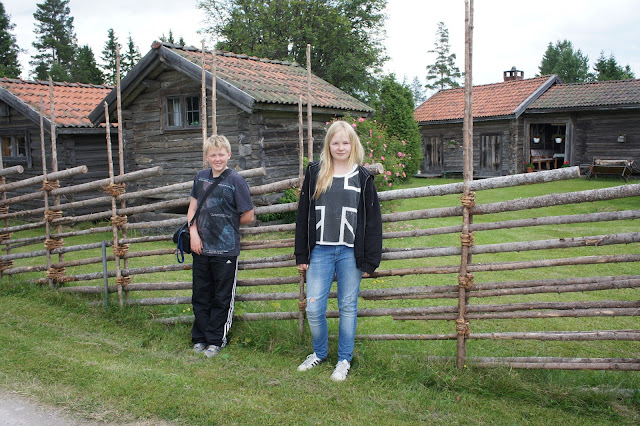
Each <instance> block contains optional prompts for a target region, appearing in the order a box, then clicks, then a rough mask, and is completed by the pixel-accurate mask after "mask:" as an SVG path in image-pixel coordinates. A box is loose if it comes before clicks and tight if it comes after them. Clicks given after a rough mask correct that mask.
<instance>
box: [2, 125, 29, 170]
mask: <svg viewBox="0 0 640 426" xmlns="http://www.w3.org/2000/svg"><path fill="white" fill-rule="evenodd" d="M30 154H31V153H30V152H29V140H28V138H27V137H26V133H25V134H22V135H5V136H2V159H3V161H6V162H7V164H14V165H18V164H26V165H27V167H31V155H30Z"/></svg>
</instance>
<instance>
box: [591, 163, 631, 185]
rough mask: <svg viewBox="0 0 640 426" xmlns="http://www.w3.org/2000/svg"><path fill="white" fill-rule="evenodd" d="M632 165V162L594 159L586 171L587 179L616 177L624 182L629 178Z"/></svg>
mask: <svg viewBox="0 0 640 426" xmlns="http://www.w3.org/2000/svg"><path fill="white" fill-rule="evenodd" d="M632 165H633V160H605V159H594V160H593V164H591V165H590V166H589V170H587V177H588V178H589V180H591V178H592V177H595V178H597V177H598V175H604V176H618V177H621V178H622V179H624V181H625V182H626V181H627V180H628V179H629V176H631V172H632V169H631V166H632Z"/></svg>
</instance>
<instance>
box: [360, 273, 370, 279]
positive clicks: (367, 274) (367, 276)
mask: <svg viewBox="0 0 640 426" xmlns="http://www.w3.org/2000/svg"><path fill="white" fill-rule="evenodd" d="M370 276H371V275H369V273H368V272H363V273H362V278H369V277H370Z"/></svg>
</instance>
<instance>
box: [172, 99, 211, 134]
mask: <svg viewBox="0 0 640 426" xmlns="http://www.w3.org/2000/svg"><path fill="white" fill-rule="evenodd" d="M194 101H195V102H194ZM176 105H177V106H179V110H178V111H176V108H175V106H176ZM200 109H201V98H200V95H194V94H187V95H166V96H165V97H164V124H165V125H164V130H170V131H172V130H189V129H201V128H202V123H201V118H200V115H201V111H200ZM196 117H197V121H195V120H194V118H196ZM189 118H190V119H191V120H188V119H189ZM178 120H179V122H178ZM189 121H191V123H190V122H189ZM171 123H177V124H171ZM193 123H197V124H193Z"/></svg>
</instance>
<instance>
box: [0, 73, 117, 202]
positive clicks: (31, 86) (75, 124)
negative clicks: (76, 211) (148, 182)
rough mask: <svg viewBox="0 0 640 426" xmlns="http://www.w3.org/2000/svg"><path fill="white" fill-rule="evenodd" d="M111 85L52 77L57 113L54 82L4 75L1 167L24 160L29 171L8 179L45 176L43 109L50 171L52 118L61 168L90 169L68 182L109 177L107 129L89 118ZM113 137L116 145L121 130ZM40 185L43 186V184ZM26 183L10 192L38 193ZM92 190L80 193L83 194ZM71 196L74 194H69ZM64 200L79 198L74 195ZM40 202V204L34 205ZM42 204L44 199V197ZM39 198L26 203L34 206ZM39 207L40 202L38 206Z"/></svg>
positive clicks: (1, 84)
mask: <svg viewBox="0 0 640 426" xmlns="http://www.w3.org/2000/svg"><path fill="white" fill-rule="evenodd" d="M111 90H112V87H110V86H102V85H91V84H80V83H64V82H53V83H52V88H51V94H52V96H53V118H52V115H51V114H52V111H51V100H50V99H51V96H50V88H49V83H48V82H45V81H25V80H20V79H9V78H0V138H1V139H2V166H3V167H11V166H16V165H21V166H23V167H24V173H23V174H21V175H14V176H12V177H7V182H11V181H12V180H21V179H26V178H30V177H34V176H39V175H42V171H43V169H42V150H41V133H40V115H41V114H40V113H41V111H42V112H43V113H42V121H43V126H42V127H43V130H44V141H45V159H46V162H47V172H48V173H50V172H52V171H53V170H54V167H53V164H52V162H51V159H52V155H51V146H52V143H51V124H52V120H53V125H54V129H55V130H54V134H55V140H56V153H57V169H58V170H64V169H68V168H73V167H76V166H81V165H86V166H87V168H88V170H89V171H88V173H86V174H80V175H76V176H73V177H71V178H69V179H65V181H64V182H63V184H64V185H74V184H80V183H85V182H89V181H93V180H97V179H104V178H107V177H109V171H108V167H107V161H106V159H107V154H106V153H107V150H106V132H105V128H104V126H102V128H99V127H94V126H93V125H92V124H91V122H90V121H89V119H88V116H89V113H90V112H91V111H93V110H94V109H95V108H96V106H97V105H98V104H100V102H101V101H102V100H103V99H104V98H105V96H107V94H108V93H109V92H111ZM111 140H112V143H113V144H116V145H115V146H116V156H115V163H114V164H116V165H117V164H118V158H117V132H116V131H115V130H114V132H113V134H112V136H111ZM38 189H40V188H38ZM33 191H34V188H24V189H22V190H19V191H16V192H15V193H12V194H11V196H16V195H20V194H22V193H26V192H33ZM87 196H88V195H87V194H78V197H79V198H78V199H83V197H84V198H86V197H87ZM69 197H70V198H69ZM69 197H67V199H66V200H65V201H75V200H76V197H75V196H73V195H71V196H69ZM34 203H35V204H34ZM39 203H40V204H42V200H40V201H39ZM37 204H38V202H33V203H27V204H25V205H21V207H22V208H32V207H35V206H36V205H37ZM38 206H39V205H38Z"/></svg>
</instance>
